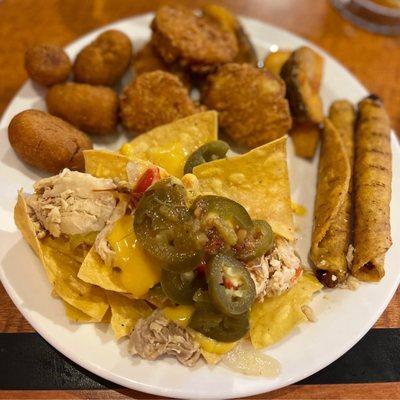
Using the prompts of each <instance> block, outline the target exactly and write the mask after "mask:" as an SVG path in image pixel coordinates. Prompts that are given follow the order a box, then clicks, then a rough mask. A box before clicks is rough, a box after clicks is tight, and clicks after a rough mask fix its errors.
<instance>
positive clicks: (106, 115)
mask: <svg viewBox="0 0 400 400" xmlns="http://www.w3.org/2000/svg"><path fill="white" fill-rule="evenodd" d="M46 104H47V108H48V110H49V112H50V114H53V115H56V116H57V117H60V118H62V119H64V120H65V121H68V122H70V123H71V124H73V125H75V126H76V127H77V128H79V129H81V130H83V131H84V132H86V133H91V134H95V135H108V134H112V133H115V131H116V129H117V122H118V96H117V94H116V93H115V92H114V91H113V90H112V89H110V88H108V87H105V86H91V85H87V84H85V83H64V84H61V85H55V86H53V87H52V88H51V89H50V90H49V91H48V93H47V96H46Z"/></svg>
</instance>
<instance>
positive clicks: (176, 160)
mask: <svg viewBox="0 0 400 400" xmlns="http://www.w3.org/2000/svg"><path fill="white" fill-rule="evenodd" d="M120 152H121V153H122V154H124V155H125V156H127V157H137V152H136V151H134V150H133V149H132V148H131V146H130V144H129V143H126V144H124V145H123V146H122V147H121V150H120ZM144 156H145V157H143V158H144V159H146V160H148V161H151V162H152V163H153V164H156V165H158V166H159V167H162V168H164V169H165V170H166V171H167V172H168V173H170V174H171V175H174V176H176V177H177V178H181V177H182V176H183V168H184V166H185V163H186V159H187V158H188V156H189V153H188V152H187V150H186V149H185V148H184V146H183V145H182V143H180V142H174V143H172V144H168V145H167V146H155V147H151V148H149V149H148V150H147V151H146V152H145V154H144ZM141 158H142V157H141Z"/></svg>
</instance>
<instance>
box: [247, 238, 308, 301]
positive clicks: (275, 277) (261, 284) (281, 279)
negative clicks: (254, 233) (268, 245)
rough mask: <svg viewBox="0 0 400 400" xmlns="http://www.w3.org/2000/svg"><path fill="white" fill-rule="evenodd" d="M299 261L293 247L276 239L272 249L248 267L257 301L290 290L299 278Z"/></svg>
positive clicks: (284, 241)
mask: <svg viewBox="0 0 400 400" xmlns="http://www.w3.org/2000/svg"><path fill="white" fill-rule="evenodd" d="M300 264H301V263H300V259H299V257H298V256H297V255H296V253H295V251H294V248H293V246H292V245H291V244H290V243H289V242H288V241H287V240H285V239H283V238H279V237H278V238H276V240H275V247H274V249H273V250H272V251H271V252H270V253H269V254H267V255H264V256H262V257H261V258H260V259H259V260H258V261H257V262H253V263H252V264H250V265H248V266H247V267H248V269H249V272H250V274H251V277H252V279H253V281H254V284H255V286H256V292H257V299H258V300H260V301H262V300H263V299H264V297H273V296H278V295H280V294H282V293H283V292H285V291H286V290H288V289H290V288H291V287H292V286H293V285H294V284H295V283H296V281H297V279H298V278H299V277H300V275H301V274H299V273H298V268H300Z"/></svg>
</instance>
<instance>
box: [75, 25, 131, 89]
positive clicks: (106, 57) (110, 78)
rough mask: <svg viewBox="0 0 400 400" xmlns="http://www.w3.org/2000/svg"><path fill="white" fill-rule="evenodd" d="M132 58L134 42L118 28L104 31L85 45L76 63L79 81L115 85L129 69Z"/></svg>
mask: <svg viewBox="0 0 400 400" xmlns="http://www.w3.org/2000/svg"><path fill="white" fill-rule="evenodd" d="M131 58H132V43H131V41H130V40H129V38H128V36H126V35H125V34H124V33H122V32H120V31H117V30H108V31H105V32H103V33H102V34H101V35H99V36H98V37H97V39H96V40H95V41H94V42H92V43H90V44H89V45H88V46H86V47H84V48H83V49H82V50H81V51H80V52H79V54H78V55H77V57H76V60H75V63H74V77H75V80H76V81H77V82H83V83H89V84H91V85H105V86H111V85H114V84H115V83H116V82H117V81H118V80H119V79H121V78H122V76H123V75H124V73H125V71H126V70H127V69H128V67H129V64H130V62H131Z"/></svg>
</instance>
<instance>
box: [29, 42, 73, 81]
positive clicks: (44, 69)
mask: <svg viewBox="0 0 400 400" xmlns="http://www.w3.org/2000/svg"><path fill="white" fill-rule="evenodd" d="M25 69H26V72H27V73H28V75H29V77H30V78H31V79H33V80H34V81H35V82H37V83H40V84H41V85H44V86H51V85H55V84H57V83H62V82H65V81H66V80H67V79H68V75H69V74H70V72H71V61H70V59H69V57H68V56H67V54H66V53H65V51H64V50H63V49H62V48H61V47H59V46H55V45H51V44H41V45H37V46H33V47H30V48H29V49H28V50H27V51H26V52H25Z"/></svg>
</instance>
